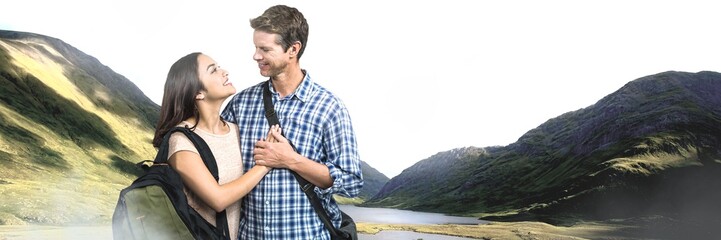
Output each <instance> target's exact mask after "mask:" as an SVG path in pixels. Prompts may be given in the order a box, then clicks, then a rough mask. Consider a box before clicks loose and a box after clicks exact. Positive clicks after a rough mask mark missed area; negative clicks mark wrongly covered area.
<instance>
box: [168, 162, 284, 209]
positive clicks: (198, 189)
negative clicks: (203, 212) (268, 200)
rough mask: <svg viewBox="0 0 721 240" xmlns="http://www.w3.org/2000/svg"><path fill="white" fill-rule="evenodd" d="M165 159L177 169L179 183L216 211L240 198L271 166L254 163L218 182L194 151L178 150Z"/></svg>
mask: <svg viewBox="0 0 721 240" xmlns="http://www.w3.org/2000/svg"><path fill="white" fill-rule="evenodd" d="M168 163H169V164H170V166H172V167H173V169H175V170H176V171H178V173H179V174H180V177H181V178H182V179H183V183H185V185H186V186H187V187H188V188H189V189H190V190H191V191H193V192H194V193H195V194H196V195H198V196H199V197H200V199H202V200H203V202H205V203H206V204H207V205H208V206H210V207H211V208H213V210H215V211H216V212H221V211H223V210H224V209H225V208H227V207H228V206H230V204H232V203H234V202H236V201H238V200H240V199H241V198H243V197H244V196H245V195H246V194H248V192H250V190H252V189H253V188H254V187H255V185H257V184H258V182H260V180H261V179H263V177H264V176H265V174H266V173H268V172H269V171H270V170H271V169H272V168H269V167H265V166H260V165H256V166H255V167H253V168H251V169H250V170H249V171H248V172H246V173H245V174H243V175H241V176H240V178H238V179H235V180H233V181H232V182H229V183H226V184H223V185H219V184H218V182H216V181H215V178H213V175H212V174H210V171H208V168H207V167H206V166H205V164H204V163H203V160H202V159H201V158H200V155H198V154H197V153H194V152H191V151H178V152H176V153H174V154H173V155H172V156H170V159H168Z"/></svg>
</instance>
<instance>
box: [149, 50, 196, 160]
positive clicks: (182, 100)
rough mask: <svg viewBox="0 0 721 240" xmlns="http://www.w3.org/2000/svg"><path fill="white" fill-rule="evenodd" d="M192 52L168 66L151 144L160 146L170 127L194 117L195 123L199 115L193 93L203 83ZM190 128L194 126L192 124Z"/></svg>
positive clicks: (194, 54) (194, 93)
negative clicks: (168, 69)
mask: <svg viewBox="0 0 721 240" xmlns="http://www.w3.org/2000/svg"><path fill="white" fill-rule="evenodd" d="M200 54H202V53H200V52H194V53H191V54H188V55H185V56H184V57H182V58H180V59H178V61H176V62H175V63H173V65H172V66H171V67H170V71H168V78H167V79H166V80H165V89H164V90H163V102H162V104H161V105H160V119H158V125H157V126H156V127H155V137H153V146H155V147H160V144H161V143H162V142H163V137H164V136H165V134H166V133H167V132H168V131H170V129H171V128H173V127H175V126H177V125H178V124H180V122H182V121H183V120H185V119H188V118H190V117H195V118H196V121H195V122H196V125H197V122H198V118H199V117H200V115H199V114H198V107H197V105H196V104H195V95H196V94H198V92H200V90H202V89H203V83H201V82H200V78H199V76H198V56H199V55H200ZM192 128H195V126H193V127H192Z"/></svg>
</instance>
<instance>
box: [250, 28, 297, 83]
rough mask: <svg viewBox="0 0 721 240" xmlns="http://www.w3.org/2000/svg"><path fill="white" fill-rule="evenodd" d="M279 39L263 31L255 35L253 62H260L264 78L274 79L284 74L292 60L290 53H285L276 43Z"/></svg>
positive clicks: (256, 32) (261, 73) (259, 66)
mask: <svg viewBox="0 0 721 240" xmlns="http://www.w3.org/2000/svg"><path fill="white" fill-rule="evenodd" d="M277 37H278V34H274V33H267V32H263V31H255V32H254V33H253V43H254V44H255V54H253V60H255V61H256V62H258V68H260V75H262V76H263V77H271V78H272V77H275V76H278V75H279V74H282V73H283V72H284V71H285V69H286V68H287V66H288V62H289V61H290V60H291V56H290V54H289V51H283V47H282V46H280V44H277V43H276V39H277ZM289 49H290V48H289Z"/></svg>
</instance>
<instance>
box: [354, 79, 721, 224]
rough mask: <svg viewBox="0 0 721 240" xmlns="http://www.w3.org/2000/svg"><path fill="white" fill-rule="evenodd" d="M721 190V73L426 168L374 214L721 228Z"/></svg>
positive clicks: (661, 87)
mask: <svg viewBox="0 0 721 240" xmlns="http://www.w3.org/2000/svg"><path fill="white" fill-rule="evenodd" d="M468 122H473V120H468ZM719 189H721V74H720V73H716V72H699V73H687V72H663V73H659V74H656V75H651V76H647V77H643V78H640V79H637V80H634V81H631V82H629V83H628V84H626V85H625V86H623V87H622V88H621V89H619V90H617V91H616V92H613V93H611V94H609V95H607V96H606V97H604V98H603V99H601V100H600V101H598V102H597V103H596V104H594V105H591V106H589V107H586V108H583V109H580V110H577V111H572V112H568V113H566V114H563V115H561V116H558V117H556V118H553V119H550V120H548V121H547V122H545V123H543V124H541V125H540V126H538V127H537V128H535V129H532V130H530V131H528V132H527V133H526V134H524V135H523V136H522V137H521V138H519V140H518V141H517V142H515V143H513V144H510V145H508V146H503V147H491V148H465V149H455V150H451V151H447V152H442V153H438V154H436V155H434V156H432V157H430V158H428V159H425V160H423V161H420V162H418V163H417V164H415V165H414V166H412V167H410V168H408V169H406V170H405V171H404V172H403V173H401V174H400V175H399V176H396V177H394V178H393V179H391V180H390V181H389V182H388V183H387V184H386V185H385V186H384V187H383V189H382V190H381V191H380V192H379V193H378V194H377V195H376V196H375V197H374V198H372V199H371V200H370V201H368V202H366V204H365V206H384V207H396V208H403V209H412V210H422V211H436V212H445V213H454V214H465V215H474V216H481V217H484V218H486V219H495V220H504V219H505V220H542V221H547V222H552V223H554V222H555V223H560V222H565V221H566V220H568V219H614V218H643V217H658V216H660V217H662V218H668V219H675V220H687V221H694V222H703V224H710V225H706V226H721V217H718V216H717V215H718V214H717V213H719V212H721V205H719V204H718V203H719V202H721V192H719ZM675 220H674V221H675Z"/></svg>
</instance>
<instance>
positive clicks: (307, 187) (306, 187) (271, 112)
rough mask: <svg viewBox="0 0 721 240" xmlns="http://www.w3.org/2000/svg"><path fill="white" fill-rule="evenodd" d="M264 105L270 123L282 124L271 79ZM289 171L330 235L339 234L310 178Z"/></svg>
mask: <svg viewBox="0 0 721 240" xmlns="http://www.w3.org/2000/svg"><path fill="white" fill-rule="evenodd" d="M263 105H264V106H265V118H266V119H268V125H270V126H273V125H276V124H278V125H280V121H279V120H278V115H277V114H276V112H275V108H274V107H273V94H272V93H271V92H270V80H268V82H266V83H264V84H263ZM280 134H281V135H282V136H283V137H285V134H283V132H281V133H280ZM288 143H290V145H291V146H292V147H293V150H296V152H297V149H296V148H295V145H293V143H292V142H291V141H290V139H289V140H288ZM288 171H290V172H291V173H293V176H295V179H296V180H298V184H300V189H301V190H302V191H303V193H305V195H306V196H308V199H309V200H310V204H311V205H312V206H313V209H315V212H316V213H317V214H318V217H320V220H321V221H322V222H323V224H324V225H325V227H326V228H327V229H328V231H329V232H330V235H331V236H338V233H340V231H337V230H336V229H335V227H333V223H331V221H330V217H329V216H328V212H326V211H325V208H323V205H322V204H321V203H320V199H319V198H318V195H317V194H316V193H315V185H313V184H312V183H310V182H308V180H305V178H303V177H302V176H300V174H298V173H296V172H295V171H291V170H290V169H289V170H288ZM346 237H347V236H346Z"/></svg>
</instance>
